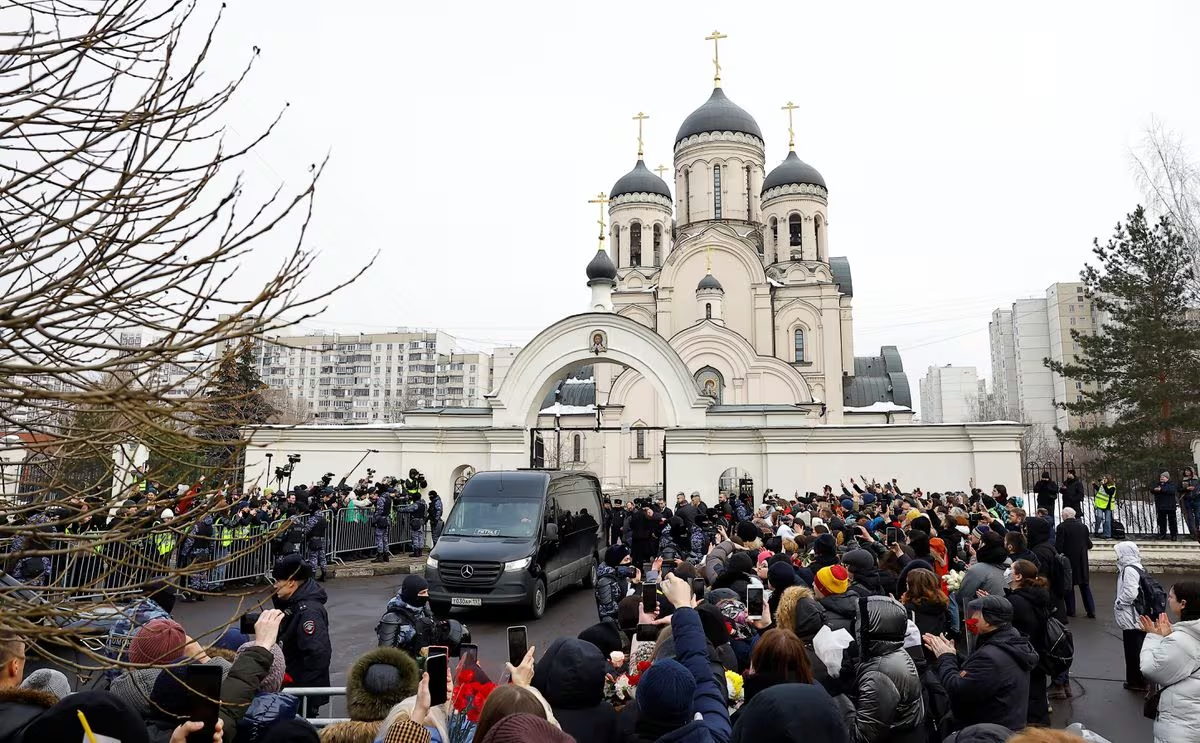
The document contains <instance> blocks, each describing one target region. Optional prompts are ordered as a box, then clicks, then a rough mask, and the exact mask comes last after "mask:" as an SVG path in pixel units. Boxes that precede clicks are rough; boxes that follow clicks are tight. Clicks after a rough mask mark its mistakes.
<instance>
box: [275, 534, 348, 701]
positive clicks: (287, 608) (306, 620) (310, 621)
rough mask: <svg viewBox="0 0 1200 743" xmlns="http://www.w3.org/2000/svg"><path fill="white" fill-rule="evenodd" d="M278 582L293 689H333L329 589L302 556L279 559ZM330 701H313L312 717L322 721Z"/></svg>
mask: <svg viewBox="0 0 1200 743" xmlns="http://www.w3.org/2000/svg"><path fill="white" fill-rule="evenodd" d="M271 577H273V578H274V579H275V597H274V598H273V599H272V600H273V602H274V604H275V608H276V609H279V610H280V611H282V612H283V613H284V615H285V618H284V620H283V624H282V626H280V628H279V643H280V645H282V646H283V659H284V667H285V670H286V671H287V675H288V676H291V677H292V685H293V686H299V687H304V686H329V685H330V684H329V661H330V658H331V657H332V655H333V648H332V647H331V645H330V642H329V614H328V613H327V612H326V611H325V601H326V600H327V598H328V597H327V596H326V594H325V589H324V588H322V587H321V586H319V585H317V583H316V581H314V580H313V579H312V571H311V570H309V568H308V565H307V564H305V562H304V560H303V558H301V557H300V555H298V554H292V555H287V556H285V557H281V558H279V560H278V561H277V562H276V563H275V567H274V568H273V569H272V570H271ZM328 701H329V697H309V704H308V713H309V715H310V716H312V717H319V716H320V715H319V712H320V708H321V707H322V706H324V705H325V703H327V702H328Z"/></svg>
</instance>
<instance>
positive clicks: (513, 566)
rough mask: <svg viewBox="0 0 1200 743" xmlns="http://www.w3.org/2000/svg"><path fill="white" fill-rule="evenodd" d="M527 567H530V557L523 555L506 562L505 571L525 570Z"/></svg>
mask: <svg viewBox="0 0 1200 743" xmlns="http://www.w3.org/2000/svg"><path fill="white" fill-rule="evenodd" d="M527 567H529V558H528V557H522V558H521V559H520V560H513V561H512V562H506V563H504V572H506V573H515V572H517V571H518V570H524V569H525V568H527Z"/></svg>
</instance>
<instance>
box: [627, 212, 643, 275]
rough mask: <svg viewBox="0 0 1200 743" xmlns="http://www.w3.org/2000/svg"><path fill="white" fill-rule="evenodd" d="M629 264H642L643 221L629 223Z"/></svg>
mask: <svg viewBox="0 0 1200 743" xmlns="http://www.w3.org/2000/svg"><path fill="white" fill-rule="evenodd" d="M629 265H631V266H640V265H642V223H641V222H634V223H633V224H631V225H629Z"/></svg>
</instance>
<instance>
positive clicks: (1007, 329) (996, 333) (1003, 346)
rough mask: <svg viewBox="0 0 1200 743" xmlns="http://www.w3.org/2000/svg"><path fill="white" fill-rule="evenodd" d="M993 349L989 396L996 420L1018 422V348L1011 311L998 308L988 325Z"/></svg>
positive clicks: (1019, 412)
mask: <svg viewBox="0 0 1200 743" xmlns="http://www.w3.org/2000/svg"><path fill="white" fill-rule="evenodd" d="M988 337H989V339H990V341H991V349H992V395H994V397H995V403H996V405H995V407H996V408H997V410H996V411H994V412H995V414H996V415H998V416H999V417H1003V418H1007V419H1008V420H1017V419H1018V418H1019V416H1020V414H1021V411H1020V403H1019V401H1018V398H1017V349H1016V346H1014V345H1013V324H1012V310H1004V309H997V310H995V311H994V312H992V321H991V322H990V323H988Z"/></svg>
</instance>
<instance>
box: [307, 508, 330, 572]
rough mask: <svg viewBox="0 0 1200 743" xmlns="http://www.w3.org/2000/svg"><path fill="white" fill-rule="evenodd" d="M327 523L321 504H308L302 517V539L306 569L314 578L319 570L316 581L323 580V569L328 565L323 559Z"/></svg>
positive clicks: (324, 558)
mask: <svg viewBox="0 0 1200 743" xmlns="http://www.w3.org/2000/svg"><path fill="white" fill-rule="evenodd" d="M328 526H329V522H328V521H327V520H326V519H325V514H323V513H321V502H320V501H318V500H314V501H312V502H311V503H309V506H308V515H307V516H305V517H304V539H305V541H306V543H307V545H308V559H307V560H306V561H305V562H307V563H308V569H309V570H311V571H312V574H313V575H314V576H316V575H317V571H318V570H320V571H321V572H320V575H319V576H318V577H317V581H324V580H325V567H326V566H327V565H328V564H329V562H328V560H327V559H326V557H325V530H326V529H327V528H328Z"/></svg>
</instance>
